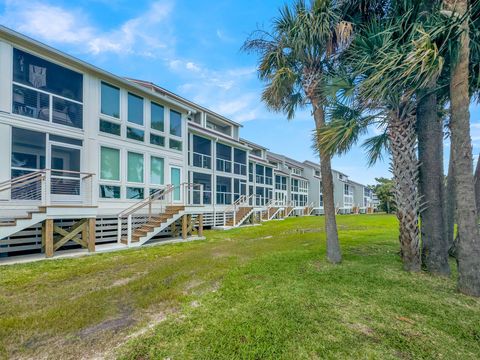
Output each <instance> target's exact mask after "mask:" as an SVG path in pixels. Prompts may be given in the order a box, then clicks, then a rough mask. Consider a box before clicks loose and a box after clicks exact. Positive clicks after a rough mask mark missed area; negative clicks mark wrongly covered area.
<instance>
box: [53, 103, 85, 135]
mask: <svg viewBox="0 0 480 360" xmlns="http://www.w3.org/2000/svg"><path fill="white" fill-rule="evenodd" d="M52 103H53V104H52V106H53V112H52V122H54V123H55V124H61V125H66V126H71V127H76V128H79V129H82V128H83V109H82V108H83V107H82V105H80V104H77V103H74V102H72V101H68V100H65V99H59V98H56V97H53V100H52Z"/></svg>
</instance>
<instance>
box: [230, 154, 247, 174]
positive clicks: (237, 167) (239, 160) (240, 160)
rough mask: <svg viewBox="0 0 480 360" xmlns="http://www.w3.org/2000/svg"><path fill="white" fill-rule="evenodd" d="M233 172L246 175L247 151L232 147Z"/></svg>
mask: <svg viewBox="0 0 480 360" xmlns="http://www.w3.org/2000/svg"><path fill="white" fill-rule="evenodd" d="M233 161H234V164H233V172H234V173H235V174H239V175H247V152H246V151H245V150H240V149H233Z"/></svg>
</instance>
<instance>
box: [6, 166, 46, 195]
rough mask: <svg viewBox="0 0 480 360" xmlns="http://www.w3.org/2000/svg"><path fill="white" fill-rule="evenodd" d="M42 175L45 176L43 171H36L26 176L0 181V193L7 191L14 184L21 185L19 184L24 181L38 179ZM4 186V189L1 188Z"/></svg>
mask: <svg viewBox="0 0 480 360" xmlns="http://www.w3.org/2000/svg"><path fill="white" fill-rule="evenodd" d="M43 174H45V170H38V171H33V172H29V173H27V174H23V175H21V176H17V177H15V178H12V179H8V180H5V181H2V182H0V191H5V190H8V189H10V188H11V187H12V185H14V184H16V183H19V182H20V183H21V182H23V181H26V180H28V179H30V178H34V177H40V176H41V175H43ZM4 186H6V188H5V189H4V188H3V187H4Z"/></svg>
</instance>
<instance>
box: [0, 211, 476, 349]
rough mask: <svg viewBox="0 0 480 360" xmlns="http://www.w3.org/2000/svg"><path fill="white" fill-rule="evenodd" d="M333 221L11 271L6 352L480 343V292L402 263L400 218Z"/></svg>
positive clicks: (2, 313)
mask: <svg viewBox="0 0 480 360" xmlns="http://www.w3.org/2000/svg"><path fill="white" fill-rule="evenodd" d="M338 224H339V230H340V239H341V243H342V249H343V252H344V262H343V263H342V264H341V265H340V266H333V265H330V264H328V263H327V262H326V261H325V241H324V240H325V236H324V233H323V231H322V228H323V218H321V217H307V218H298V219H287V220H285V221H271V222H268V223H266V224H264V225H263V226H258V227H250V228H242V229H235V230H231V231H228V232H221V231H209V232H206V235H207V240H206V241H199V242H192V243H186V244H178V245H168V246H163V247H150V248H143V249H138V250H129V251H124V252H117V253H110V254H100V255H95V256H90V257H84V258H78V259H68V260H55V261H45V262H41V263H32V264H28V265H18V266H9V267H1V268H0V357H2V355H3V356H4V357H11V358H20V357H35V358H38V357H41V356H48V357H50V358H62V359H64V358H72V359H73V358H78V357H85V358H88V357H95V356H98V357H120V358H124V359H144V358H156V359H164V358H171V359H215V358H218V359H221V358H229V359H232V358H233V359H235V358H239V359H240V358H242V359H243V358H262V359H263V358H272V359H273V358H275V359H278V358H295V359H299V358H339V359H343V358H359V357H361V358H378V359H389V358H391V359H394V358H400V359H409V358H412V359H413V358H415V359H417V358H432V359H433V358H445V359H452V358H461V359H474V358H478V354H480V301H479V300H477V299H473V298H469V297H466V296H463V295H460V294H458V293H457V292H456V291H455V281H454V279H439V278H434V277H431V276H428V275H426V274H407V273H405V272H403V271H401V264H400V261H399V258H398V255H397V251H398V245H397V231H396V226H397V225H396V221H395V219H394V218H393V217H391V216H384V215H370V216H341V217H339V218H338Z"/></svg>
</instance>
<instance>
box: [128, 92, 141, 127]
mask: <svg viewBox="0 0 480 360" xmlns="http://www.w3.org/2000/svg"><path fill="white" fill-rule="evenodd" d="M128 121H129V122H131V123H134V124H138V125H143V98H141V97H140V96H137V95H133V94H130V93H128Z"/></svg>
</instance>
